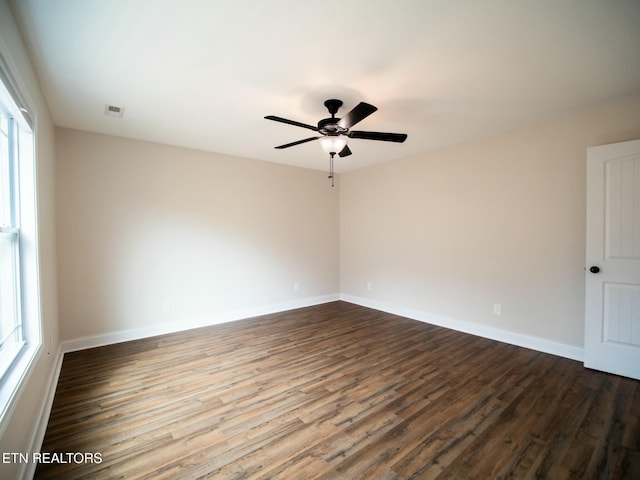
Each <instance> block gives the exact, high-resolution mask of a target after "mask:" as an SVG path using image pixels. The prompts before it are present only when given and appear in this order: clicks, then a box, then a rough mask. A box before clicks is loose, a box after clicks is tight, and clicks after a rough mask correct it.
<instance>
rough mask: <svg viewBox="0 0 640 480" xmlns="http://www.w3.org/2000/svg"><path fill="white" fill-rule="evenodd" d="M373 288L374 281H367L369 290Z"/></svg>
mask: <svg viewBox="0 0 640 480" xmlns="http://www.w3.org/2000/svg"><path fill="white" fill-rule="evenodd" d="M372 288H373V283H371V282H367V290H371V289H372Z"/></svg>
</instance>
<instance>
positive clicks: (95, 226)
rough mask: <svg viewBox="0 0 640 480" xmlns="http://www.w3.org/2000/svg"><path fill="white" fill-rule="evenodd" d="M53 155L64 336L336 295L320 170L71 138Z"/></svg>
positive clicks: (65, 136)
mask: <svg viewBox="0 0 640 480" xmlns="http://www.w3.org/2000/svg"><path fill="white" fill-rule="evenodd" d="M56 145H57V162H58V163H57V167H58V168H57V188H58V202H57V211H58V255H59V261H60V262H59V263H60V266H59V270H58V272H59V273H58V278H59V286H60V316H61V318H62V319H63V322H62V337H63V339H77V338H79V337H87V336H99V335H104V334H109V333H112V332H117V331H123V330H139V329H142V330H143V332H144V331H147V332H151V331H154V330H153V329H154V328H156V327H158V326H159V325H162V324H164V325H173V326H175V328H181V327H189V326H195V325H198V324H208V323H214V322H216V321H219V320H221V319H226V318H229V315H230V313H231V312H247V311H250V310H251V309H256V311H260V309H261V308H265V307H268V306H273V305H276V306H280V307H286V306H288V305H294V304H295V302H298V301H300V302H303V303H304V302H305V301H307V300H311V301H312V300H313V299H316V298H318V297H324V296H330V295H333V297H334V298H337V294H338V292H339V276H338V261H339V260H338V259H339V252H338V248H339V235H338V225H339V217H338V205H339V190H338V189H337V188H333V189H332V188H331V186H330V184H329V183H328V181H327V179H326V175H325V174H323V173H322V172H318V171H312V170H306V169H300V168H294V167H288V166H283V165H277V164H272V163H266V162H260V161H254V160H249V159H244V158H237V157H228V156H223V155H216V154H212V153H205V152H201V151H196V150H188V149H184V148H177V147H170V146H166V145H160V144H154V143H148V142H142V141H136V140H130V139H124V138H119V137H111V136H105V135H97V134H91V133H86V132H80V131H77V130H69V129H63V128H58V129H57V130H56ZM296 282H297V284H298V289H297V290H295V289H294V284H296ZM276 308H279V307H276ZM238 315H240V316H242V313H239V314H238ZM231 316H232V317H233V315H231ZM236 316H237V315H236ZM145 329H146V330H145Z"/></svg>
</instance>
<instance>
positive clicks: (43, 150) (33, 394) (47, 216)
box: [0, 0, 59, 478]
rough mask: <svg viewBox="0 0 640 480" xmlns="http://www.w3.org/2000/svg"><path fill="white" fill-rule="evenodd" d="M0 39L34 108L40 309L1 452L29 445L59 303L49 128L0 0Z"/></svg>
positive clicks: (49, 369) (2, 468)
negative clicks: (36, 345) (37, 341)
mask: <svg viewBox="0 0 640 480" xmlns="http://www.w3.org/2000/svg"><path fill="white" fill-rule="evenodd" d="M0 40H1V41H2V42H3V43H4V45H5V46H6V48H7V49H8V52H9V54H10V61H11V62H12V63H13V64H14V66H15V67H16V69H17V71H16V72H14V73H15V74H17V76H18V77H19V81H20V83H22V84H23V85H22V86H23V87H24V88H25V89H26V94H27V95H28V96H29V97H30V100H31V102H32V103H33V105H34V106H35V108H36V110H37V125H36V131H37V145H36V148H37V166H36V168H37V171H36V175H37V196H38V236H39V270H40V271H39V274H40V293H41V311H42V322H43V331H42V337H43V343H44V345H43V348H42V350H41V351H40V354H39V355H38V356H37V358H36V361H35V363H34V364H33V368H32V369H31V372H30V375H29V377H28V378H27V381H26V382H25V383H24V386H23V388H22V389H21V391H20V394H19V395H18V397H17V398H15V400H14V402H13V406H14V408H13V409H12V411H11V414H10V415H9V416H8V418H6V419H5V421H3V427H5V429H4V433H3V434H2V436H1V438H0V452H25V451H27V449H28V448H29V447H30V446H31V445H32V442H33V439H34V435H36V430H37V427H38V420H39V416H40V414H41V412H42V407H43V399H44V398H45V397H46V395H47V393H48V388H49V386H50V383H51V379H52V376H53V371H54V367H55V360H56V354H57V351H58V346H59V339H58V305H57V284H56V246H55V221H56V220H55V208H54V205H55V176H54V170H55V162H54V154H55V149H54V127H53V122H52V121H51V118H50V116H49V111H48V109H47V105H46V103H45V101H44V98H43V96H42V93H41V91H40V87H39V85H38V81H37V79H36V76H35V73H34V71H33V68H32V66H31V63H30V61H29V58H28V56H27V54H26V51H25V47H24V44H23V42H22V39H21V37H20V34H19V33H18V30H17V27H16V23H15V20H14V18H13V14H12V12H11V9H10V8H9V6H8V4H7V1H6V0H0ZM24 467H25V465H21V464H3V463H0V478H17V475H18V472H19V471H20V469H22V468H24Z"/></svg>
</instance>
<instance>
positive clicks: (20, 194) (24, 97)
mask: <svg viewBox="0 0 640 480" xmlns="http://www.w3.org/2000/svg"><path fill="white" fill-rule="evenodd" d="M18 72H19V70H18V69H17V68H16V67H15V64H14V63H13V60H12V58H11V55H10V53H9V49H8V47H7V46H6V44H5V43H4V41H3V40H2V38H0V83H1V84H2V85H1V86H0V103H2V104H3V105H5V106H4V110H9V113H10V114H11V115H12V117H13V118H14V120H15V122H16V124H17V125H18V130H17V131H16V135H15V145H14V148H15V150H16V151H17V152H18V155H19V158H18V161H17V164H16V166H17V168H18V169H19V172H15V173H19V175H13V176H12V178H13V181H14V182H16V183H15V185H14V188H15V190H16V195H17V205H16V208H15V209H14V212H13V215H15V224H16V226H17V227H18V231H19V236H18V248H19V255H20V256H19V259H18V268H19V289H20V291H19V302H18V303H19V309H20V312H21V328H22V334H23V344H22V346H21V348H20V351H19V353H18V355H17V356H16V357H15V358H14V359H13V362H12V363H11V364H10V365H9V367H8V369H7V370H6V372H5V373H4V375H2V377H0V437H1V436H2V435H3V434H4V432H5V430H6V428H7V426H8V424H9V422H10V419H11V417H12V415H13V412H14V410H15V409H16V407H17V405H18V403H19V401H18V400H19V398H20V396H21V395H22V392H23V390H24V388H25V387H26V385H27V384H28V382H29V378H30V377H31V375H32V373H33V370H34V366H35V365H36V363H37V362H38V361H39V359H40V357H41V356H42V352H43V342H42V330H43V323H42V309H41V295H40V267H39V259H38V254H39V241H38V208H37V205H38V200H37V175H36V172H37V158H36V155H37V145H36V144H37V139H38V132H37V111H36V109H35V108H34V107H33V105H34V103H33V101H31V98H30V97H29V95H28V90H27V89H26V88H25V87H24V82H23V81H22V79H21V77H20V75H19V74H18Z"/></svg>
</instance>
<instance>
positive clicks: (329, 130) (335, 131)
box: [264, 99, 407, 185]
mask: <svg viewBox="0 0 640 480" xmlns="http://www.w3.org/2000/svg"><path fill="white" fill-rule="evenodd" d="M324 105H325V107H327V110H329V114H330V115H331V117H330V118H323V119H322V120H320V121H319V122H318V126H317V127H314V126H313V125H308V124H306V123H301V122H296V121H295V120H289V119H287V118H282V117H277V116H275V115H267V116H266V117H264V118H266V119H267V120H273V121H276V122H281V123H286V124H289V125H294V126H296V127H302V128H307V129H309V130H313V131H314V132H317V133H319V134H320V135H318V136H315V137H309V138H305V139H303V140H298V141H296V142H291V143H286V144H284V145H279V146H277V147H275V148H277V149H283V148H289V147H293V146H295V145H300V144H302V143H307V142H311V141H313V140H319V141H320V145H321V146H322V148H323V150H324V151H325V152H327V153H328V154H329V155H330V158H331V161H330V172H329V178H331V182H332V183H331V184H332V185H333V157H334V156H335V155H336V154H338V156H339V157H346V156H348V155H351V150H350V149H349V146H348V145H347V143H348V140H349V139H350V138H358V139H362V140H379V141H383V142H398V143H402V142H404V141H405V140H406V139H407V135H406V134H405V133H385V132H366V131H362V130H351V127H353V126H354V125H355V124H356V123H358V122H360V121H362V120H364V119H365V118H367V117H368V116H369V115H371V114H372V113H373V112H375V111H376V110H378V109H377V108H376V107H374V106H373V105H370V104H368V103H364V102H360V103H359V104H358V105H356V106H355V107H354V108H353V110H351V111H350V112H349V113H347V114H346V115H345V116H344V117H342V118H336V113H338V110H339V109H340V107H341V106H342V100H337V99H329V100H327V101H325V102H324Z"/></svg>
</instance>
